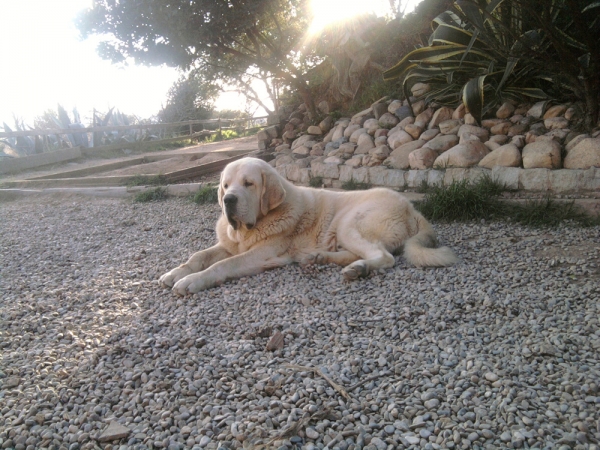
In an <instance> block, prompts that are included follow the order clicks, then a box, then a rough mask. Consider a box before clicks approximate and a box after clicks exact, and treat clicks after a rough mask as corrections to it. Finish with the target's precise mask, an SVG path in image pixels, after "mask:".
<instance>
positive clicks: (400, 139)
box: [388, 131, 413, 149]
mask: <svg viewBox="0 0 600 450" xmlns="http://www.w3.org/2000/svg"><path fill="white" fill-rule="evenodd" d="M412 141H413V138H412V136H411V135H410V134H408V133H407V132H406V131H396V132H395V133H392V134H391V135H388V145H389V146H390V148H391V149H396V148H398V147H400V146H401V145H402V144H406V143H407V142H412Z"/></svg>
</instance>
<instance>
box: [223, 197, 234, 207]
mask: <svg viewBox="0 0 600 450" xmlns="http://www.w3.org/2000/svg"><path fill="white" fill-rule="evenodd" d="M237 201H238V199H237V197H236V196H235V195H226V196H225V197H223V203H225V206H235V204H236V203H237Z"/></svg>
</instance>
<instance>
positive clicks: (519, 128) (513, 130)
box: [506, 123, 529, 136]
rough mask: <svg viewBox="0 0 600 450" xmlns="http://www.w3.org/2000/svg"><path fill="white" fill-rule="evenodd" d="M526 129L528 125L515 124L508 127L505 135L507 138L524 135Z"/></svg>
mask: <svg viewBox="0 0 600 450" xmlns="http://www.w3.org/2000/svg"><path fill="white" fill-rule="evenodd" d="M528 129H529V125H527V124H524V123H517V124H515V125H513V126H512V127H510V128H509V129H508V131H507V132H506V134H507V135H508V136H516V135H518V134H525V133H526V132H527V130H528Z"/></svg>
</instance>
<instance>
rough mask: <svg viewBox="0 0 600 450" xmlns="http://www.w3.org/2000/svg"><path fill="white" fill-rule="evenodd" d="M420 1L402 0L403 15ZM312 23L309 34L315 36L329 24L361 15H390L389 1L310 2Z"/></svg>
mask: <svg viewBox="0 0 600 450" xmlns="http://www.w3.org/2000/svg"><path fill="white" fill-rule="evenodd" d="M420 1H421V0H404V1H403V2H402V6H403V7H405V8H406V9H405V11H404V12H405V13H408V12H410V11H412V10H413V9H414V8H415V5H416V4H418V3H420ZM311 8H312V11H313V15H314V18H313V22H312V24H311V26H310V28H309V33H310V34H315V33H318V32H319V31H321V30H322V29H323V28H325V27H326V26H328V25H330V24H334V23H337V22H343V21H345V20H348V19H350V18H352V17H356V16H359V15H361V14H368V13H374V14H376V15H378V16H385V15H389V14H391V12H392V11H391V9H390V2H389V0H370V1H365V0H312V1H311Z"/></svg>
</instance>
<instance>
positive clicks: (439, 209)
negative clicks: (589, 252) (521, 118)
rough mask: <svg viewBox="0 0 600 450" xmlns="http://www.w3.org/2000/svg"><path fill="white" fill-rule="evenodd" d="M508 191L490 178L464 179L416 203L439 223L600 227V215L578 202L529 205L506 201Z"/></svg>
mask: <svg viewBox="0 0 600 450" xmlns="http://www.w3.org/2000/svg"><path fill="white" fill-rule="evenodd" d="M507 190H508V189H506V188H505V187H504V186H503V185H501V184H499V183H497V182H495V181H494V180H492V178H491V177H490V176H488V175H486V176H483V177H481V178H480V179H479V180H478V181H477V182H475V183H473V182H470V181H468V180H462V181H455V182H454V183H452V184H451V185H450V186H446V187H442V186H433V187H426V194H425V199H424V200H423V201H421V202H415V206H416V207H417V209H418V210H419V211H421V213H422V214H423V215H424V216H425V217H427V218H428V219H430V220H432V221H439V222H468V221H473V220H481V219H485V220H498V221H502V220H504V221H511V222H513V223H518V224H522V225H528V226H534V227H544V226H547V227H555V226H557V225H559V224H560V223H562V222H564V221H567V220H569V221H573V222H575V223H577V224H579V225H581V226H594V225H600V216H597V217H593V216H590V215H588V214H587V213H586V212H585V211H584V210H582V209H581V208H579V207H578V206H577V205H575V203H574V202H570V203H563V202H557V201H555V200H552V199H551V198H549V197H547V198H545V199H543V200H541V201H528V202H526V203H518V202H515V201H506V200H504V201H503V200H502V199H501V194H502V193H503V192H505V191H507Z"/></svg>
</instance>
